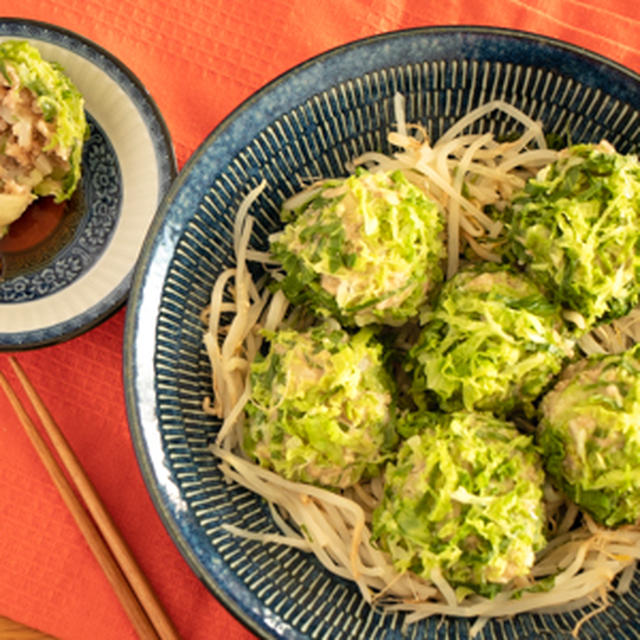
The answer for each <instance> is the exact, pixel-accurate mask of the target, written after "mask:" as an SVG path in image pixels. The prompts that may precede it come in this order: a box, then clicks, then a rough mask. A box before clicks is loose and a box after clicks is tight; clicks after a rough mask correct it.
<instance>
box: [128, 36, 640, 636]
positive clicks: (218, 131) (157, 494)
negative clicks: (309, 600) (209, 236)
mask: <svg viewBox="0 0 640 640" xmlns="http://www.w3.org/2000/svg"><path fill="white" fill-rule="evenodd" d="M465 34H466V35H473V36H477V37H487V38H495V37H499V38H507V39H516V40H519V41H522V42H527V43H530V44H536V45H539V46H542V47H545V48H548V47H551V48H553V49H555V50H556V51H566V52H568V53H571V54H572V55H574V56H576V57H579V58H583V59H586V60H587V61H588V62H590V63H591V64H596V65H599V66H603V67H605V68H607V69H609V70H615V71H616V72H618V73H620V74H621V75H622V76H626V77H628V78H629V80H630V81H631V83H633V84H636V85H637V91H636V93H638V95H639V96H640V73H637V72H635V71H633V70H632V69H630V68H628V67H626V66H624V65H623V64H621V63H618V62H616V61H615V60H613V59H610V58H608V57H606V56H604V55H602V54H600V53H597V52H595V51H592V50H590V49H587V48H585V47H582V46H580V45H575V44H572V43H569V42H566V41H564V40H561V39H559V38H554V37H551V36H546V35H543V34H540V33H537V32H534V31H528V30H523V29H514V28H507V27H496V26H489V25H437V26H419V27H410V28H403V29H397V30H391V31H387V32H383V33H378V34H373V35H369V36H365V37H362V38H357V39H353V40H349V41H347V42H345V43H343V44H340V45H337V46H334V47H331V48H329V49H327V50H325V51H322V52H320V53H318V54H316V55H313V56H311V57H309V58H307V59H305V60H303V61H301V62H299V63H297V64H295V65H294V66H292V67H290V68H288V69H286V70H285V71H283V72H282V73H280V74H278V75H277V76H275V77H274V78H273V79H272V80H270V81H269V82H267V83H266V84H264V85H262V86H261V87H259V88H258V89H257V90H255V91H254V92H252V93H251V94H250V95H249V96H248V97H247V98H245V99H244V100H243V101H242V102H240V103H239V104H238V105H237V106H236V107H235V108H233V110H232V111H231V112H230V113H228V114H227V115H226V116H225V117H224V118H222V119H221V120H220V122H219V123H218V124H217V125H215V126H214V127H213V129H212V130H211V131H210V132H209V134H207V136H206V137H205V138H204V140H203V141H202V142H201V143H200V144H199V145H198V147H197V148H196V149H195V151H194V152H193V153H192V155H191V156H190V157H189V158H188V160H187V161H186V163H185V164H184V166H183V168H182V170H181V171H180V173H179V174H178V176H177V178H176V179H175V180H174V181H173V183H172V185H171V187H170V188H169V190H168V192H167V193H166V195H165V196H164V198H163V200H162V202H161V204H160V206H159V207H158V210H157V212H156V215H155V217H154V219H153V221H152V223H151V225H150V227H149V230H148V232H147V236H146V238H145V241H144V243H143V246H142V250H141V252H140V255H139V258H138V263H137V266H136V269H135V272H134V276H133V281H132V284H131V292H130V296H129V304H128V306H127V311H126V319H125V330H124V345H123V346H124V357H123V379H124V383H125V404H126V412H127V416H128V421H129V427H130V433H131V438H132V441H133V445H134V450H135V454H136V457H137V460H138V464H139V466H140V469H141V473H142V476H143V479H144V482H145V484H146V486H147V490H148V492H149V494H150V496H151V499H152V502H153V504H154V506H155V508H156V511H157V512H158V514H159V516H160V519H161V521H162V522H163V524H164V526H165V529H166V530H167V532H168V533H169V535H170V537H171V538H172V539H173V541H174V544H175V545H176V547H177V548H178V550H179V551H180V553H181V554H182V556H183V557H184V559H185V560H186V562H187V564H188V565H189V566H190V567H191V569H192V571H193V572H194V573H195V575H196V576H197V577H198V578H199V579H200V581H201V582H202V583H203V584H204V585H205V587H206V588H207V589H208V590H209V592H210V593H211V594H212V595H213V596H214V597H215V598H216V599H217V600H218V601H219V602H220V603H221V604H222V605H223V606H224V607H225V608H226V609H227V610H228V611H229V612H230V613H231V614H232V615H233V616H234V617H235V618H236V619H237V620H239V621H240V622H241V623H242V624H243V625H245V627H247V628H248V629H249V630H250V631H252V632H253V633H254V634H256V635H257V636H258V637H260V638H263V639H265V640H280V639H281V638H282V637H287V638H289V637H296V638H298V637H299V638H307V636H306V635H305V636H303V635H299V634H298V632H297V631H293V632H292V634H293V635H286V634H285V635H283V636H281V635H277V634H275V633H273V632H271V631H270V630H268V629H266V628H265V627H264V626H262V625H261V624H260V623H261V621H262V619H261V618H259V619H256V618H255V617H253V616H252V615H250V613H249V612H247V610H246V609H245V608H243V606H242V605H241V603H240V601H239V599H238V598H237V597H235V596H234V595H231V588H228V589H226V590H225V589H224V588H223V585H221V584H220V581H217V580H214V579H213V578H212V577H211V576H210V575H209V573H208V571H207V570H206V569H205V567H204V565H203V563H202V562H201V560H200V558H199V557H198V555H197V553H196V552H195V551H194V549H193V548H192V546H191V545H190V544H188V542H187V539H186V537H185V536H184V534H183V532H182V530H181V527H180V524H179V523H178V521H177V519H176V517H175V513H174V512H173V511H172V509H171V508H170V507H169V506H168V505H167V503H166V501H165V500H164V499H163V496H162V493H161V491H160V489H159V487H158V484H157V483H156V479H157V477H156V474H155V471H154V465H153V461H152V460H151V454H150V452H149V448H148V443H147V442H146V440H145V433H144V426H143V424H142V421H141V417H140V415H139V413H138V406H137V402H136V399H137V398H136V396H137V388H136V383H135V381H136V379H137V365H136V349H135V344H136V336H137V319H138V312H139V304H140V301H141V297H142V294H143V285H144V283H145V278H146V276H147V273H148V269H149V266H150V265H151V263H152V262H151V261H152V259H153V257H154V250H155V247H156V242H157V241H158V238H159V237H160V236H162V234H161V233H160V232H161V231H162V230H163V226H164V225H165V222H166V217H167V214H168V212H169V211H170V209H171V207H172V205H173V204H174V202H175V200H176V198H177V197H178V196H179V194H180V193H181V191H182V190H183V189H184V188H185V185H186V183H187V182H188V180H189V178H190V177H191V173H192V171H193V170H194V168H196V167H197V166H198V164H199V162H200V161H201V159H202V157H203V156H204V155H205V154H206V153H207V151H208V150H209V149H210V147H211V146H212V145H215V144H216V141H217V140H218V139H219V138H220V137H221V136H222V135H223V134H224V133H225V132H226V131H227V130H228V129H229V128H230V127H231V126H232V125H233V123H234V122H235V121H236V120H237V119H238V118H239V117H240V116H241V115H242V114H244V113H246V112H247V111H249V110H251V109H252V108H253V107H254V105H256V103H258V102H259V101H260V100H261V99H262V98H263V97H264V96H266V95H268V94H269V93H271V92H273V91H274V90H276V89H277V87H279V86H280V85H281V84H283V83H286V82H287V81H288V80H289V79H291V78H293V77H297V76H299V75H301V74H303V73H304V72H305V71H306V70H308V69H309V68H310V67H312V66H313V65H315V64H318V63H326V62H327V61H329V60H331V59H332V58H334V57H336V56H341V55H344V54H345V53H346V52H348V51H350V50H352V49H358V48H360V47H363V46H373V45H376V44H383V43H385V42H387V41H394V40H397V39H401V38H403V37H405V36H424V37H427V38H428V37H432V36H446V35H465ZM425 60H428V56H426V55H425ZM354 75H356V74H354ZM321 90H323V89H318V92H319V91H321ZM293 106H295V105H290V106H289V108H292V107H293ZM281 115H282V113H279V114H277V116H276V117H280V116H281ZM240 148H242V144H239V145H238V149H240ZM238 149H234V153H236V152H237V150H238ZM211 182H213V180H211ZM181 229H183V227H181ZM174 231H175V230H171V232H174ZM157 318H158V316H157V315H156V316H155V317H154V318H153V319H154V321H157ZM154 329H155V327H154ZM147 330H148V326H147ZM153 382H154V381H153ZM153 382H152V383H153ZM147 383H148V381H147ZM153 409H154V410H155V409H156V407H153Z"/></svg>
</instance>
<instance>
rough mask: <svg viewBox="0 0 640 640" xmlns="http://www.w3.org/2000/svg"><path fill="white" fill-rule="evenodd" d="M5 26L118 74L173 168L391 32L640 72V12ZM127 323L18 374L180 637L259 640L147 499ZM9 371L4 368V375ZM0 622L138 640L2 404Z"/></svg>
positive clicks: (89, 20) (132, 12)
mask: <svg viewBox="0 0 640 640" xmlns="http://www.w3.org/2000/svg"><path fill="white" fill-rule="evenodd" d="M0 13H1V14H3V15H4V16H7V17H8V16H12V17H21V18H32V19H38V20H42V21H45V22H50V23H54V24H57V25H60V26H62V27H65V28H67V29H70V30H72V31H75V32H76V33H79V34H81V35H83V36H85V37H87V38H89V39H91V40H93V41H95V42H96V43H98V44H99V45H101V46H102V47H104V48H106V49H107V50H109V51H110V52H111V53H112V54H114V55H115V56H116V57H117V58H119V59H120V60H121V61H122V62H123V63H124V64H126V65H127V66H128V67H129V68H130V69H131V70H132V71H133V72H134V73H135V74H136V75H137V76H138V78H139V79H140V80H141V81H142V83H143V84H144V85H145V86H146V88H147V89H148V91H149V93H150V94H151V96H152V97H153V98H154V100H155V101H156V102H157V104H158V106H159V108H160V110H161V111H162V113H163V115H164V117H165V119H166V122H167V125H168V127H169V130H170V132H171V135H172V138H173V143H174V146H175V149H176V154H177V158H178V163H179V165H180V166H182V165H183V164H184V163H185V161H186V160H187V159H188V157H189V156H190V155H191V154H192V153H193V151H194V150H195V149H196V147H197V146H198V145H199V144H200V143H201V142H202V141H203V139H204V138H205V137H206V135H207V134H208V133H209V132H210V131H211V129H212V128H213V127H215V126H216V125H217V124H218V123H219V122H220V121H221V120H222V119H223V118H224V117H225V116H226V115H227V114H228V113H229V112H231V111H232V110H233V109H234V108H235V107H236V106H237V105H238V104H239V103H240V102H241V101H242V100H244V99H245V98H247V97H248V96H249V95H250V94H251V93H252V92H254V91H255V90H256V89H258V88H260V87H261V86H262V85H264V84H265V83H267V82H268V81H270V80H271V79H273V78H274V77H275V76H277V75H278V74H280V73H283V72H284V71H286V70H287V69H289V68H291V67H292V66H294V65H295V64H297V63H299V62H301V61H303V60H305V59H307V58H309V57H311V56H313V55H315V54H317V53H320V52H322V51H325V50H327V49H329V48H331V47H334V46H337V45H340V44H343V43H345V42H348V41H350V40H354V39H357V38H361V37H364V36H368V35H372V34H376V33H380V32H383V31H389V30H395V29H399V28H406V27H415V26H426V25H445V24H483V25H495V26H503V27H512V28H519V29H525V30H527V31H533V32H538V33H541V34H544V35H548V36H552V37H556V38H560V39H563V40H566V41H568V42H571V43H573V44H577V45H581V46H583V47H586V48H588V49H590V50H593V51H596V52H598V53H600V54H603V55H606V56H608V57H609V58H612V59H614V60H616V61H617V62H619V63H622V64H624V65H626V66H628V67H630V68H631V69H633V70H634V71H636V72H640V46H639V43H640V41H639V40H638V37H637V33H638V30H639V29H640V12H639V11H638V5H637V0H496V1H494V2H491V1H490V0H488V1H486V2H469V1H466V0H443V1H440V2H434V1H428V0H369V1H365V0H324V1H322V2H317V1H316V2H314V1H311V0H254V1H253V2H242V1H234V0H64V1H62V0H20V1H19V2H18V1H13V0H9V2H8V3H7V0H5V1H4V2H3V3H1V4H0ZM124 318H125V312H124V310H123V309H121V310H119V311H118V312H116V313H115V314H114V315H113V316H112V317H111V318H109V319H108V320H106V321H105V322H103V323H102V324H101V325H99V326H98V327H96V328H94V329H92V330H91V331H89V332H87V333H85V334H83V335H81V336H79V337H77V338H74V339H72V340H70V341H67V342H65V343H63V344H60V345H56V346H51V347H46V348H41V349H37V350H31V351H26V352H23V353H20V354H18V355H19V359H20V361H21V363H22V365H23V367H24V368H25V370H26V371H27V373H28V374H29V376H30V377H31V378H32V380H33V382H34V383H35V385H36V388H37V389H38V390H39V391H40V392H41V395H42V396H43V398H44V400H45V402H46V403H47V405H48V406H49V408H50V410H51V412H52V413H53V415H54V417H55V418H56V420H57V421H58V422H59V424H60V425H61V426H62V428H63V430H64V431H65V433H66V435H67V438H68V439H69V441H70V443H71V445H72V447H73V448H74V450H75V452H76V454H77V455H78V457H79V458H80V460H81V462H82V464H83V466H84V467H85V468H86V470H87V472H88V474H89V476H90V477H91V478H92V480H93V482H94V484H95V485H96V488H97V489H98V491H99V493H100V494H101V495H102V497H103V499H104V501H105V503H106V506H107V508H108V509H109V511H110V512H111V514H112V515H113V518H114V520H115V521H116V523H117V525H118V526H119V527H120V529H121V531H122V533H123V534H124V536H125V538H126V539H127V541H128V542H129V544H130V546H131V548H132V551H133V552H134V554H135V555H136V557H137V558H138V560H139V563H140V565H141V567H142V569H143V570H144V571H145V573H146V574H147V576H148V578H149V580H150V582H151V583H152V585H153V586H154V588H155V589H156V591H157V593H158V595H159V597H160V599H161V600H162V602H163V603H164V605H165V607H166V609H167V611H168V613H169V615H170V616H171V617H172V619H173V620H174V622H175V625H176V627H177V628H178V630H179V632H180V634H181V635H182V637H183V638H185V640H198V639H204V638H225V639H227V640H234V639H247V638H252V637H254V636H253V634H252V633H251V632H250V631H248V630H246V629H245V628H244V627H243V626H242V625H241V624H240V623H239V622H238V621H237V620H236V619H235V618H234V617H233V616H232V615H231V614H230V613H229V612H228V611H227V610H226V609H224V607H223V606H222V605H221V604H220V603H219V602H218V601H217V600H216V599H215V598H214V597H213V596H212V595H211V594H210V593H209V591H208V590H207V589H206V588H205V587H204V586H203V585H202V583H201V582H200V581H199V580H198V578H197V577H196V576H195V575H194V574H193V572H192V571H191V570H190V569H189V567H188V565H187V564H186V562H185V561H184V560H183V558H182V556H181V555H180V553H179V552H178V550H177V548H176V546H175V545H174V543H173V542H172V540H171V539H170V537H169V535H168V534H167V533H166V531H165V530H164V528H163V526H162V523H161V521H160V519H159V517H158V515H157V513H156V511H155V509H154V507H153V505H152V502H151V500H150V498H149V496H148V494H147V492H146V489H145V485H144V482H143V480H142V476H141V474H140V471H139V469H138V466H137V462H136V459H135V455H134V452H133V448H132V444H131V439H130V436H129V431H128V425H127V419H126V412H125V405H124V396H123V382H122V373H121V368H122V355H121V351H122V335H123V328H124ZM6 359H7V354H0V369H1V370H2V371H5V372H7V371H9V367H8V363H7V362H6ZM10 378H11V379H12V380H13V376H10ZM0 615H4V616H8V617H10V618H13V619H15V620H19V621H21V622H23V623H25V624H28V625H30V626H33V627H36V628H39V629H41V630H43V631H45V632H47V633H50V634H52V635H54V636H56V637H59V638H61V639H66V640H87V639H92V640H127V639H128V638H134V637H135V634H134V632H133V630H132V628H131V625H130V624H129V622H128V620H127V618H126V617H125V615H124V613H123V612H122V610H121V608H120V605H119V603H118V601H117V600H116V598H115V596H114V595H113V593H112V592H111V589H110V587H109V585H108V583H107V582H106V580H105V579H104V577H103V575H102V573H101V571H100V569H99V567H98V565H97V563H96V562H95V561H94V559H93V556H92V555H91V553H90V551H89V549H88V547H87V546H86V544H85V542H84V540H83V539H82V537H81V535H80V533H79V532H78V531H77V529H76V527H75V525H74V523H73V521H72V519H71V517H70V516H69V514H68V513H67V511H66V508H65V507H64V504H63V503H62V501H61V500H60V498H59V497H58V495H57V493H56V490H55V489H54V487H53V485H52V484H51V482H50V481H49V479H48V476H47V475H46V472H45V471H44V470H43V468H42V466H41V464H40V462H39V460H38V459H37V457H36V454H35V453H34V452H33V450H32V448H31V446H30V444H29V442H28V440H27V438H26V436H25V435H24V434H23V433H22V430H21V428H20V426H19V424H18V422H17V419H16V418H15V417H14V415H13V413H12V411H11V409H10V407H9V405H8V404H7V402H6V401H5V399H4V397H1V398H0Z"/></svg>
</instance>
